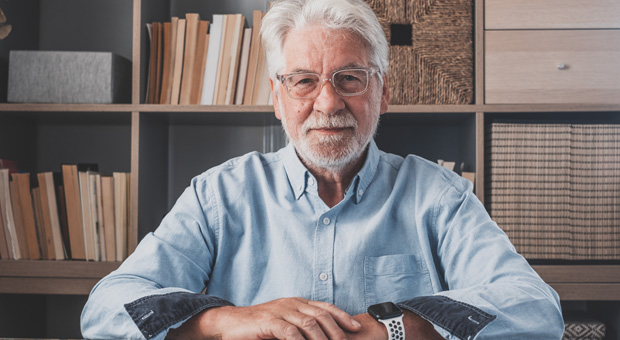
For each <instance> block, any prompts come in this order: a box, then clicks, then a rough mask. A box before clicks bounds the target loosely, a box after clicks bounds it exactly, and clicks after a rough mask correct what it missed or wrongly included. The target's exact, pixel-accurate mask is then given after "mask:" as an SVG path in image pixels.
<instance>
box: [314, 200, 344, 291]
mask: <svg viewBox="0 0 620 340" xmlns="http://www.w3.org/2000/svg"><path fill="white" fill-rule="evenodd" d="M335 210H337V209H330V210H328V211H326V212H325V213H323V214H321V215H320V216H319V219H318V221H317V223H316V230H315V236H314V239H315V240H314V245H315V246H314V268H313V275H314V280H313V282H314V285H313V289H312V294H313V299H314V300H318V301H324V302H329V303H333V302H334V277H333V276H334V275H333V263H334V261H333V257H334V237H335V225H336V211H335ZM338 210H339V209H338Z"/></svg>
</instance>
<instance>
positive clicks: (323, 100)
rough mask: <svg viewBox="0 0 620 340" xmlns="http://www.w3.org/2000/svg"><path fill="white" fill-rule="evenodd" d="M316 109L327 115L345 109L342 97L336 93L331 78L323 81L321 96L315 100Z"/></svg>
mask: <svg viewBox="0 0 620 340" xmlns="http://www.w3.org/2000/svg"><path fill="white" fill-rule="evenodd" d="M314 109H315V110H317V111H321V112H323V113H325V114H328V115H332V114H335V113H336V112H338V111H339V110H342V109H344V101H343V100H342V96H341V95H339V94H338V92H336V88H335V87H334V84H333V83H332V81H331V79H330V78H324V79H321V89H320V90H319V95H318V96H317V97H316V99H315V100H314Z"/></svg>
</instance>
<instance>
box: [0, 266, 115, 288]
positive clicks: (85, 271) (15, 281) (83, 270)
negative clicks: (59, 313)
mask: <svg viewBox="0 0 620 340" xmlns="http://www.w3.org/2000/svg"><path fill="white" fill-rule="evenodd" d="M119 266H120V262H86V261H44V260H41V261H31V260H18V261H13V260H1V261H0V293H3V294H63V295H88V294H89V293H90V290H91V289H92V288H93V286H94V285H95V284H96V283H97V282H98V281H99V280H100V279H101V278H102V277H104V276H105V275H107V274H108V273H110V272H111V271H113V270H115V269H117V268H118V267H119Z"/></svg>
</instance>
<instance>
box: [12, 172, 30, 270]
mask: <svg viewBox="0 0 620 340" xmlns="http://www.w3.org/2000/svg"><path fill="white" fill-rule="evenodd" d="M9 186H10V191H11V204H12V205H13V219H14V220H15V232H16V234H17V242H18V243H19V249H20V250H21V254H22V259H23V260H28V259H29V258H30V256H29V252H28V243H27V241H26V231H25V227H24V217H23V214H22V208H21V200H20V198H19V190H18V188H17V183H15V180H12V181H11V182H10V184H9Z"/></svg>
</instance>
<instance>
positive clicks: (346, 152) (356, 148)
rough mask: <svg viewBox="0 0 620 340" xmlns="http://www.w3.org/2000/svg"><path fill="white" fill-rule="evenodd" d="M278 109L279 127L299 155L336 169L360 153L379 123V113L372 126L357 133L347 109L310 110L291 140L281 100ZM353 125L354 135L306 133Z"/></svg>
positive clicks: (323, 166)
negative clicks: (296, 136)
mask: <svg viewBox="0 0 620 340" xmlns="http://www.w3.org/2000/svg"><path fill="white" fill-rule="evenodd" d="M280 112H281V114H282V127H283V128H284V132H285V133H286V136H287V137H288V139H289V140H290V141H292V142H293V145H294V146H295V150H296V151H297V154H298V155H299V157H300V158H301V159H302V160H304V161H306V162H309V163H310V164H311V165H313V166H316V167H319V168H323V169H328V170H331V171H339V170H343V169H344V168H346V167H347V166H348V165H349V164H350V163H351V162H352V161H354V160H356V159H358V158H359V157H361V156H362V155H363V153H364V151H365V150H366V147H367V146H368V143H369V142H370V140H371V139H372V138H373V136H374V135H375V132H376V130H377V126H378V124H379V117H378V116H377V121H376V122H375V123H374V125H373V128H372V130H371V131H369V133H368V134H366V135H358V133H359V131H358V123H357V120H356V119H355V117H354V116H353V115H352V114H351V113H350V112H348V111H343V112H340V113H337V114H335V115H331V116H328V115H323V114H314V113H313V114H311V115H310V116H309V117H308V118H307V119H306V121H305V122H304V123H303V125H302V134H301V136H300V138H299V140H293V139H292V138H291V135H290V133H289V131H288V129H287V124H286V112H285V111H284V107H283V105H282V102H280ZM345 127H346V128H352V130H353V134H354V136H353V137H348V136H344V135H330V136H322V137H318V140H317V138H316V137H315V138H314V139H311V138H309V137H308V132H309V131H310V129H316V128H345Z"/></svg>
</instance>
